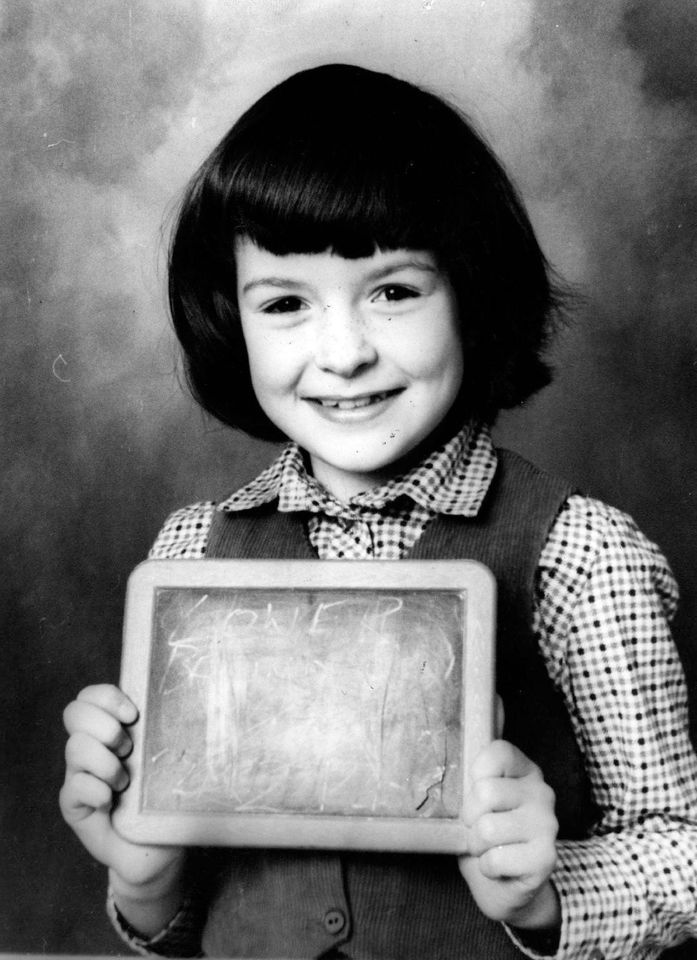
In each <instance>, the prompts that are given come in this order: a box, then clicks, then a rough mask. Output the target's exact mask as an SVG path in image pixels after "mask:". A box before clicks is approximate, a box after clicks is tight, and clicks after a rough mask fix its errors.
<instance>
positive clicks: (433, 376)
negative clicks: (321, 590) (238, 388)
mask: <svg viewBox="0 0 697 960" xmlns="http://www.w3.org/2000/svg"><path fill="white" fill-rule="evenodd" d="M235 259H236V264H237V296H238V302H239V309H240V317H241V321H242V330H243V332H244V338H245V342H246V345H247V351H248V354H249V364H250V370H251V374H252V383H253V385H254V390H255V393H256V396H257V399H258V400H259V403H260V405H261V407H262V409H263V410H264V412H265V413H266V415H267V416H268V417H269V419H270V420H272V421H273V423H274V424H275V425H276V426H277V427H278V428H279V429H280V430H282V431H283V432H284V433H285V434H287V436H289V437H290V438H291V439H292V440H295V441H296V443H298V444H299V446H301V447H302V448H303V449H304V450H306V451H307V453H308V454H309V457H310V462H311V465H312V470H313V473H314V476H315V477H316V478H317V480H318V481H319V482H320V483H322V484H323V485H324V486H325V487H326V488H327V489H328V490H329V491H331V492H332V493H333V494H334V495H335V496H336V497H338V498H339V499H341V500H347V499H349V498H350V497H351V496H353V495H355V494H356V493H359V492H361V491H362V490H366V489H368V488H370V487H373V486H376V485H378V484H380V483H382V482H384V481H385V480H386V479H388V478H389V477H391V476H393V475H394V474H396V473H397V472H399V471H400V470H401V469H403V467H404V465H405V458H408V457H409V455H410V454H411V453H413V452H414V451H415V450H416V448H417V447H419V445H420V444H421V443H422V441H424V440H425V439H426V438H427V437H428V436H429V435H430V434H431V433H432V432H433V431H434V430H435V429H436V428H437V427H438V425H439V424H440V423H441V421H442V420H443V418H444V417H445V415H446V414H447V413H448V411H449V410H450V408H451V406H452V404H453V402H454V400H455V398H456V396H457V393H458V391H459V389H460V385H461V382H462V366H463V364H462V349H461V344H460V334H459V327H458V322H457V313H456V307H455V296H454V294H453V290H452V287H451V285H450V282H449V280H448V279H447V277H446V276H445V275H444V274H443V273H441V272H440V271H439V269H438V267H437V265H436V261H435V258H434V257H433V255H432V254H430V253H428V252H424V251H419V250H391V251H386V252H382V251H378V252H377V253H375V254H373V256H371V257H364V258H360V259H356V260H347V259H344V258H343V257H340V256H337V255H335V254H333V253H331V252H329V251H326V252H325V253H319V254H316V253H313V254H304V253H303V254H287V255H285V256H277V255H276V254H273V253H269V252H268V251H267V250H264V249H262V248H260V247H258V246H256V245H255V244H254V243H252V242H251V241H250V240H248V239H246V238H238V240H237V241H236V246H235Z"/></svg>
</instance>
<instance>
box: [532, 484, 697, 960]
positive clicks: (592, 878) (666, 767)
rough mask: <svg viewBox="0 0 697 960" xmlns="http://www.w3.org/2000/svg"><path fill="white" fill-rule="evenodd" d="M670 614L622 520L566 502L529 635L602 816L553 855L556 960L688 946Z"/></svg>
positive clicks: (682, 783)
mask: <svg viewBox="0 0 697 960" xmlns="http://www.w3.org/2000/svg"><path fill="white" fill-rule="evenodd" d="M676 601H677V588H676V586H675V582H674V580H673V577H672V574H671V572H670V569H669V568H668V565H667V563H666V561H665V559H664V558H663V556H662V555H661V553H660V552H659V550H658V549H657V548H656V547H655V546H654V545H653V544H651V543H650V542H649V541H648V540H646V538H645V537H644V536H643V535H642V534H641V533H640V531H639V530H638V529H637V528H636V526H635V525H634V523H633V522H632V520H631V519H630V518H628V517H627V516H626V515H624V514H622V513H620V512H619V511H617V510H615V509H613V508H611V507H608V506H606V505H604V504H600V503H598V502H597V501H594V500H590V499H588V498H583V497H579V496H574V497H572V498H570V499H569V501H567V503H566V505H565V507H564V508H563V510H562V512H561V514H560V516H559V518H558V519H557V521H556V523H555V525H554V528H553V530H552V533H551V535H550V537H549V540H548V542H547V545H546V547H545V549H544V551H543V554H542V557H541V561H540V566H539V571H538V584H537V597H536V614H535V629H536V632H537V635H538V638H539V642H540V647H541V650H542V653H543V655H544V657H545V660H546V663H547V667H548V670H549V672H550V675H551V676H552V679H553V681H554V682H555V683H556V685H557V686H558V687H559V688H560V689H561V691H562V692H563V695H564V698H565V701H566V704H567V707H568V709H569V713H570V716H571V721H572V724H573V727H574V731H575V734H576V738H577V740H578V743H579V745H580V747H581V750H582V752H583V755H584V758H585V763H586V768H587V770H588V773H589V776H590V780H591V785H592V789H593V795H594V799H595V801H596V803H597V804H598V807H599V808H600V810H601V812H602V813H601V817H600V819H599V821H598V822H597V824H596V826H595V828H594V830H593V834H592V836H590V837H588V838H587V839H585V840H583V841H562V842H560V843H559V845H558V864H557V867H556V869H555V871H554V874H553V877H552V879H553V882H554V884H555V886H556V889H557V891H558V893H559V897H560V900H561V906H562V916H563V919H562V930H561V937H560V943H559V950H558V953H557V955H556V956H557V957H558V958H560V960H561V958H563V960H571V958H573V960H585V958H588V960H590V958H597V957H603V958H605V960H628V958H631V960H648V958H653V957H656V956H658V954H660V953H661V951H662V949H664V948H665V947H667V946H669V945H671V944H673V943H678V942H681V941H682V940H685V939H687V938H688V937H690V936H696V935H697V891H696V886H697V761H696V759H695V754H694V752H693V749H692V746H691V744H690V740H689V736H688V715H687V692H686V686H685V679H684V675H683V672H682V668H681V665H680V661H679V658H678V654H677V651H676V648H675V646H674V643H673V640H672V638H671V634H670V628H669V621H670V619H671V617H672V615H673V613H674V611H675V606H676Z"/></svg>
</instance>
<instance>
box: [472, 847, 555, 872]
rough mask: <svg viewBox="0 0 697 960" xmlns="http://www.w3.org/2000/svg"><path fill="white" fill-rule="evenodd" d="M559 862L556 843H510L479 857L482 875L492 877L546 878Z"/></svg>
mask: <svg viewBox="0 0 697 960" xmlns="http://www.w3.org/2000/svg"><path fill="white" fill-rule="evenodd" d="M556 861H557V853H556V848H555V846H554V844H553V843H549V842H547V841H545V842H535V843H510V844H504V845H501V846H497V847H492V848H491V849H490V850H487V851H486V853H483V854H482V855H481V856H480V857H479V858H478V860H477V865H478V867H479V870H480V872H481V874H482V875H483V876H485V877H486V878H487V879H489V880H526V879H528V878H536V879H538V878H541V877H544V878H547V877H548V876H549V875H550V874H551V872H552V870H553V869H554V866H555V864H556Z"/></svg>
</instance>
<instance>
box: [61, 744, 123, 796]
mask: <svg viewBox="0 0 697 960" xmlns="http://www.w3.org/2000/svg"><path fill="white" fill-rule="evenodd" d="M65 760H66V764H67V768H68V775H71V774H75V773H79V772H84V773H89V774H91V775H92V776H95V777H98V778H99V779H100V780H103V781H104V782H105V783H106V784H108V785H109V786H110V787H111V789H112V790H125V788H126V787H127V785H128V781H129V777H128V773H127V772H126V770H125V768H124V766H123V765H122V763H121V761H120V760H119V759H118V757H116V756H115V755H114V754H113V753H112V752H111V750H109V748H108V747H105V746H104V744H103V743H100V742H99V741H98V740H95V739H94V737H91V736H90V735H89V734H87V733H82V732H80V731H79V732H78V733H74V734H73V735H72V736H71V737H70V738H69V740H68V742H67V743H66V745H65ZM66 779H67V778H66Z"/></svg>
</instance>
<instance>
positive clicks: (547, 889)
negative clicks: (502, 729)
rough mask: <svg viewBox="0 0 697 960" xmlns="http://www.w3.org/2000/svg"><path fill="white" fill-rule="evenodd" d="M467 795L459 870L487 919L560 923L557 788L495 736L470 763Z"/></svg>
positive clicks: (534, 926)
mask: <svg viewBox="0 0 697 960" xmlns="http://www.w3.org/2000/svg"><path fill="white" fill-rule="evenodd" d="M471 772H472V788H471V791H470V793H469V795H468V796H467V798H466V801H465V821H466V824H467V826H468V827H469V828H470V830H469V853H468V854H467V856H464V857H460V859H459V864H460V870H461V872H462V875H463V876H464V878H465V880H466V881H467V883H468V885H469V888H470V890H471V892H472V896H473V897H474V899H475V900H476V901H477V903H478V904H479V907H480V909H481V910H482V912H483V913H485V914H486V915H487V916H488V917H491V919H492V920H501V921H503V922H505V923H508V924H510V925H511V926H516V927H520V928H521V929H528V930H545V929H553V928H554V927H557V926H558V925H559V923H560V909H559V901H558V898H557V894H556V891H555V890H554V887H553V886H552V884H551V882H550V879H549V878H550V874H551V873H552V870H553V868H554V865H555V863H556V848H555V840H556V836H557V829H558V824H557V819H556V817H555V816H554V799H555V798H554V792H553V790H552V789H551V787H548V786H547V784H546V783H545V782H544V780H543V778H542V774H541V772H540V770H539V768H538V767H536V766H535V764H534V763H533V762H532V761H531V760H529V759H528V758H527V757H526V756H525V754H523V753H521V751H520V750H518V749H517V747H514V746H513V745H512V744H510V743H507V742H506V741H504V740H494V741H493V743H491V744H489V746H488V747H486V748H485V749H484V750H483V751H482V752H481V753H480V754H479V756H478V757H477V758H476V759H475V761H474V763H473V764H472V771H471Z"/></svg>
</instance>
